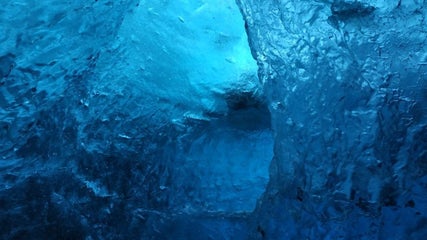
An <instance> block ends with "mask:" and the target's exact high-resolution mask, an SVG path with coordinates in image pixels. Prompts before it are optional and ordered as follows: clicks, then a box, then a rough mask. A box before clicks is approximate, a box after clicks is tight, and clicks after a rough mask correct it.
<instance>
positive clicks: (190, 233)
mask: <svg viewBox="0 0 427 240" xmlns="http://www.w3.org/2000/svg"><path fill="white" fill-rule="evenodd" d="M0 78H1V82H0V86H1V89H0V129H1V130H0V136H1V139H0V153H1V159H0V161H1V162H0V171H1V177H0V223H1V224H0V236H1V237H0V238H2V239H200V238H202V239H205V238H215V239H229V238H237V239H241V238H244V237H245V236H246V233H247V232H248V230H247V219H248V216H249V215H250V213H251V212H252V211H253V210H254V209H255V206H256V201H257V199H258V198H259V197H260V196H261V195H262V193H263V192H264V191H265V188H266V185H267V182H268V177H269V176H268V167H269V164H270V161H271V159H272V154H273V136H272V132H271V130H270V114H269V110H268V103H267V102H266V99H265V96H264V94H263V89H262V86H261V84H260V83H259V80H258V78H257V65H256V61H255V60H254V59H253V58H252V56H251V52H250V49H249V46H248V40H247V36H246V34H245V30H244V21H243V18H242V16H241V14H240V12H239V9H238V6H237V5H236V4H235V3H234V2H231V1H229V2H227V1H222V2H221V4H218V2H217V1H213V0H209V1H185V0H179V1H151V2H149V1H130V0H129V1H101V0H99V1H60V0H49V1H48V0H45V1H27V0H26V1H9V2H7V3H5V4H3V6H2V9H1V10H0Z"/></svg>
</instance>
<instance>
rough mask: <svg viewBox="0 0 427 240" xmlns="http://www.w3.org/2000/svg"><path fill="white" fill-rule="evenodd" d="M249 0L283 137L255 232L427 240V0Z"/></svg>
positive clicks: (256, 47)
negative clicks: (426, 19)
mask: <svg viewBox="0 0 427 240" xmlns="http://www.w3.org/2000/svg"><path fill="white" fill-rule="evenodd" d="M237 2H238V4H239V6H240V8H241V10H242V13H243V14H244V17H245V21H246V26H247V28H246V29H247V32H248V35H249V39H250V45H251V49H252V52H253V55H254V57H255V58H256V59H257V61H258V65H259V66H260V68H259V76H260V79H261V80H262V82H263V83H264V86H265V91H266V93H267V96H268V100H269V104H270V110H271V114H272V127H273V130H274V133H275V148H274V149H275V152H274V159H273V162H272V165H271V168H270V176H271V179H270V183H269V185H268V187H267V191H266V194H265V195H264V196H263V198H262V199H261V200H260V204H259V206H258V208H257V210H256V211H255V213H254V218H255V219H256V220H254V223H253V224H254V225H253V226H252V229H253V234H252V235H251V236H252V237H254V238H255V237H258V238H267V239H423V238H425V236H427V221H426V220H427V218H426V215H425V213H426V208H427V204H426V203H427V202H426V200H425V199H426V194H427V191H426V190H427V189H426V183H427V182H426V181H427V178H426V160H427V156H426V147H427V146H426V139H427V135H426V133H427V131H426V130H427V125H426V124H427V117H426V113H427V108H426V100H427V99H426V90H427V89H426V87H427V85H426V82H427V81H426V80H427V66H426V64H425V60H426V59H425V58H426V52H427V45H426V43H427V42H426V41H427V40H426V39H427V31H426V30H427V27H426V26H427V25H426V23H425V18H426V16H427V9H426V7H427V5H426V4H427V3H426V2H425V1H363V0H362V1H338V0H337V1H287V0H285V1H269V0H267V1H255V0H238V1H237ZM255 229H256V230H255Z"/></svg>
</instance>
